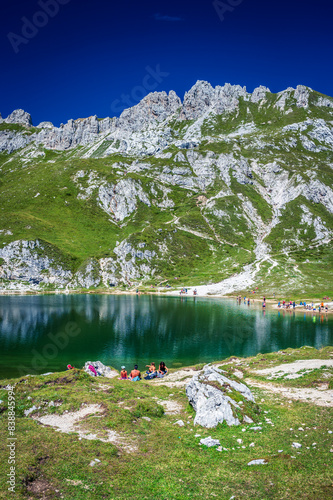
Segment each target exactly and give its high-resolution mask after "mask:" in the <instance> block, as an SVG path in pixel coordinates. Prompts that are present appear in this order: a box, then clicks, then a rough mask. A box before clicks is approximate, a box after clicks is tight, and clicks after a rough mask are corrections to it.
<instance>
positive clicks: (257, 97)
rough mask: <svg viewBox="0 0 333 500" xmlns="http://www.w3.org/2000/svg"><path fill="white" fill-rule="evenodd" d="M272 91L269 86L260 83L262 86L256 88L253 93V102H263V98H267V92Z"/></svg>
mask: <svg viewBox="0 0 333 500" xmlns="http://www.w3.org/2000/svg"><path fill="white" fill-rule="evenodd" d="M270 92H271V91H270V90H269V88H267V87H264V86H263V85H260V87H257V88H255V89H254V91H253V92H252V95H251V102H255V103H258V102H261V101H262V100H263V99H265V98H266V94H267V93H270Z"/></svg>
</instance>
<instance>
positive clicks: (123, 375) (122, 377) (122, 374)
mask: <svg viewBox="0 0 333 500" xmlns="http://www.w3.org/2000/svg"><path fill="white" fill-rule="evenodd" d="M120 380H128V377H127V371H126V367H125V366H122V367H121V372H120Z"/></svg>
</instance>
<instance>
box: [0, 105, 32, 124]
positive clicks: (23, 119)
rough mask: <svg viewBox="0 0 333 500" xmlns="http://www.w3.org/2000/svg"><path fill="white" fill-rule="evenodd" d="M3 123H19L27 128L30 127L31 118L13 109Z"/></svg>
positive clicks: (20, 110)
mask: <svg viewBox="0 0 333 500" xmlns="http://www.w3.org/2000/svg"><path fill="white" fill-rule="evenodd" d="M4 121H5V122H6V123H19V124H22V125H26V126H28V127H30V126H31V125H32V120H31V116H30V115H29V113H27V112H26V111H24V110H23V109H15V110H14V111H13V112H12V113H10V115H8V116H7V118H6V119H5V120H4Z"/></svg>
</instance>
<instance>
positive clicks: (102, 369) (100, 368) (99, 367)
mask: <svg viewBox="0 0 333 500" xmlns="http://www.w3.org/2000/svg"><path fill="white" fill-rule="evenodd" d="M89 365H92V366H93V367H94V368H95V370H96V371H97V373H100V374H101V375H102V376H103V377H107V378H114V377H116V376H117V375H118V372H116V371H115V370H111V368H110V367H109V366H105V365H103V363H101V361H87V362H86V363H85V365H84V368H83V369H84V371H85V372H86V373H88V374H89V375H91V376H92V377H95V375H94V373H93V372H92V371H91V370H90V369H89V368H88V367H89Z"/></svg>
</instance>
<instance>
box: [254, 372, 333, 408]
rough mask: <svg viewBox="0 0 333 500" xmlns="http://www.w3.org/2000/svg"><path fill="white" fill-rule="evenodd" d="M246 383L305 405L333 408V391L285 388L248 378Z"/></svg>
mask: <svg viewBox="0 0 333 500" xmlns="http://www.w3.org/2000/svg"><path fill="white" fill-rule="evenodd" d="M246 383H247V384H248V385H249V386H251V387H258V388H259V389H266V390H267V391H269V392H274V393H275V394H280V395H281V396H283V397H285V398H288V399H293V400H297V401H304V402H305V403H313V404H315V405H318V406H333V391H332V390H322V391H321V390H319V389H311V388H300V387H283V386H281V385H279V386H278V385H274V384H270V383H269V382H259V381H257V380H252V379H249V378H247V379H246Z"/></svg>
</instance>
